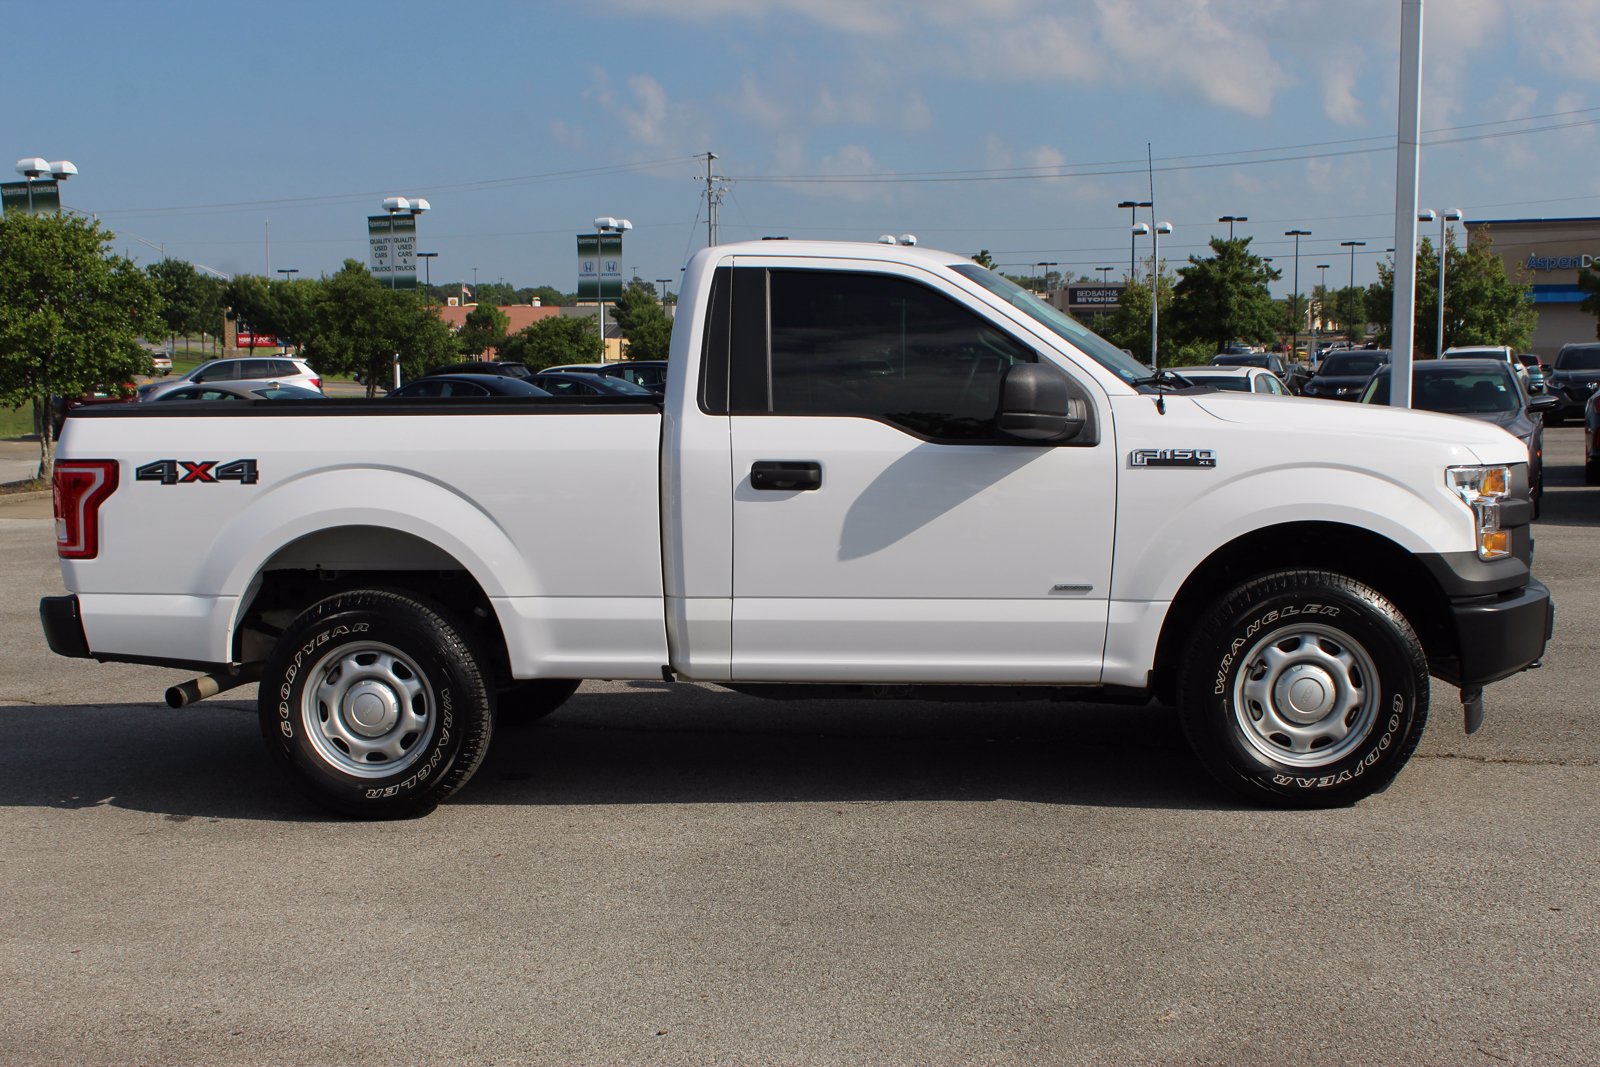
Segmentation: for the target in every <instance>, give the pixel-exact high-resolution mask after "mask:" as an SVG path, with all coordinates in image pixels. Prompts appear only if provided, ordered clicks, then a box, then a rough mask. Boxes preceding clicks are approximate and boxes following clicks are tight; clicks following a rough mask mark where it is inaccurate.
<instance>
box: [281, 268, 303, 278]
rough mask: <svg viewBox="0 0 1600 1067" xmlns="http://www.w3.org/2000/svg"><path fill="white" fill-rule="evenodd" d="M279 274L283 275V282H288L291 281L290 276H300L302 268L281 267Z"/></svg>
mask: <svg viewBox="0 0 1600 1067" xmlns="http://www.w3.org/2000/svg"><path fill="white" fill-rule="evenodd" d="M278 273H279V274H281V275H283V280H284V281H288V280H289V275H291V274H299V273H300V268H299V267H279V268H278Z"/></svg>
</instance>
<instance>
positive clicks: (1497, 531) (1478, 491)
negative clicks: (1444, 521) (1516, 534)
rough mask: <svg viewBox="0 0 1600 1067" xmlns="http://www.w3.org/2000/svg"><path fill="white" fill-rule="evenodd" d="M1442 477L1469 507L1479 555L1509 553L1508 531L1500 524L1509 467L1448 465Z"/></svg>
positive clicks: (1508, 486)
mask: <svg viewBox="0 0 1600 1067" xmlns="http://www.w3.org/2000/svg"><path fill="white" fill-rule="evenodd" d="M1444 481H1445V484H1446V485H1448V486H1449V487H1450V489H1451V491H1452V492H1454V493H1455V494H1456V496H1458V497H1460V498H1461V502H1462V503H1463V504H1465V505H1466V506H1467V507H1468V508H1469V509H1471V511H1472V520H1473V524H1474V526H1475V527H1476V528H1477V533H1478V558H1479V559H1504V558H1505V557H1506V556H1509V555H1511V531H1510V530H1506V529H1502V528H1501V526H1500V502H1501V501H1503V500H1505V498H1506V497H1507V496H1509V495H1511V468H1510V467H1448V468H1446V469H1445V472H1444Z"/></svg>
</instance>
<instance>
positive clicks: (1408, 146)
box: [1389, 0, 1422, 408]
mask: <svg viewBox="0 0 1600 1067" xmlns="http://www.w3.org/2000/svg"><path fill="white" fill-rule="evenodd" d="M1421 169H1422V0H1400V113H1399V115H1398V117H1397V120H1396V122H1395V173H1394V244H1395V253H1394V254H1395V264H1394V309H1393V317H1392V319H1391V321H1392V322H1393V323H1394V327H1393V331H1392V336H1391V345H1392V347H1393V356H1392V357H1391V359H1390V364H1389V403H1390V405H1391V406H1393V407H1397V408H1408V407H1410V406H1411V363H1412V349H1413V348H1414V347H1415V346H1416V334H1417V322H1416V319H1417V185H1418V182H1419V179H1420V177H1421V173H1420V172H1421Z"/></svg>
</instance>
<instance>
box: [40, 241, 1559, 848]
mask: <svg viewBox="0 0 1600 1067" xmlns="http://www.w3.org/2000/svg"><path fill="white" fill-rule="evenodd" d="M678 307H679V313H678V318H677V322H676V325H675V327H674V332H673V336H672V349H671V360H670V371H669V374H668V381H667V390H666V394H665V396H664V397H660V398H656V397H650V398H641V399H639V400H637V401H634V400H632V399H631V398H624V399H619V400H615V401H604V402H602V401H594V402H590V401H578V400H566V399H543V398H534V399H528V400H522V399H518V400H515V401H511V400H503V399H492V398H491V399H485V400H482V401H476V400H471V399H460V400H450V401H438V400H418V401H401V400H376V401H363V400H354V401H338V400H329V401H263V402H249V403H246V402H233V403H221V402H219V403H211V404H207V403H190V404H186V405H179V404H171V405H168V404H158V405H148V406H146V405H114V406H110V407H102V408H94V409H85V410H81V411H78V412H74V413H73V415H72V417H71V418H69V419H68V420H67V425H66V429H65V431H64V433H63V434H62V438H61V446H60V453H59V456H60V459H59V461H58V463H57V465H56V474H55V493H56V514H57V531H58V539H59V546H58V548H59V554H60V556H61V561H62V562H61V567H62V573H63V575H64V578H65V583H66V587H67V589H68V590H70V595H67V596H60V597H49V598H46V599H45V600H44V601H43V602H42V603H41V605H40V612H41V616H42V619H43V625H44V628H45V632H46V635H47V637H48V639H49V641H50V645H51V647H52V648H53V649H54V650H55V651H56V652H58V653H60V654H62V655H68V656H81V657H91V658H94V659H98V660H102V661H123V662H137V663H156V664H165V665H172V666H181V667H184V668H188V669H193V670H195V671H205V672H208V673H207V675H206V676H205V677H202V678H199V679H196V680H195V682H193V683H186V685H185V686H180V687H176V688H175V689H174V690H173V691H171V692H169V700H172V701H174V702H178V701H182V700H184V699H187V698H190V697H194V696H200V695H206V694H208V693H210V692H215V691H217V690H219V689H222V688H226V687H228V686H230V685H232V684H236V683H239V682H244V681H252V680H256V679H259V682H260V687H259V694H260V696H259V702H260V717H261V727H262V731H263V733H264V735H265V737H266V740H267V744H268V748H269V749H270V750H271V752H272V754H273V756H274V757H275V758H276V760H277V761H278V762H279V763H281V764H282V766H283V767H284V768H285V769H286V771H287V772H288V773H289V775H290V777H291V779H292V780H293V781H294V782H296V783H297V784H298V785H299V786H300V787H301V788H302V789H304V790H305V791H306V792H308V793H309V794H310V795H311V796H312V797H313V798H314V799H315V800H317V801H318V802H320V803H321V804H323V805H325V806H327V807H331V808H333V809H336V810H338V811H341V812H345V813H348V814H353V815H358V816H369V817H392V816H399V815H411V814H418V813H421V812H425V811H427V810H430V809H431V808H432V807H433V806H434V805H435V804H436V803H437V802H438V801H439V800H440V799H441V798H443V797H446V796H448V795H450V794H451V793H453V792H454V791H456V790H457V789H459V788H461V786H462V785H463V784H465V783H466V781H467V780H468V778H470V777H471V775H472V773H473V771H474V770H475V769H476V768H477V766H478V765H479V763H480V761H481V760H482V759H483V756H484V753H485V751H486V748H487V746H488V744H489V739H490V735H491V732H492V730H493V728H494V723H495V718H496V715H497V714H498V715H513V714H522V715H530V714H539V713H542V712H545V711H548V710H551V709H553V708H554V707H555V706H556V705H557V704H559V703H560V702H561V701H563V700H565V699H566V698H567V697H568V696H570V695H571V693H572V692H573V690H574V689H575V688H576V687H577V684H578V680H580V679H584V678H610V679H627V678H650V679H660V678H662V677H665V678H667V679H669V680H670V679H685V680H692V681H700V682H715V683H721V684H725V685H728V686H730V687H732V688H736V689H741V690H743V691H748V692H756V693H763V694H772V695H784V694H789V693H795V692H799V693H803V694H806V695H815V696H828V695H837V694H840V693H855V694H858V695H859V694H872V695H883V694H901V695H907V696H918V695H928V694H937V695H939V696H941V697H948V696H950V695H952V694H956V695H960V696H970V697H971V698H972V699H976V700H983V699H988V698H990V697H992V696H995V695H996V694H997V693H998V692H999V690H997V689H996V688H994V687H1006V689H1007V691H1008V692H1009V693H1015V691H1016V690H1017V689H1018V688H1020V687H1033V688H1032V689H1031V690H1029V692H1030V693H1035V694H1037V695H1039V696H1040V697H1052V698H1060V697H1062V696H1081V697H1083V698H1085V699H1105V698H1107V697H1112V698H1117V699H1123V700H1126V699H1128V698H1130V697H1132V698H1134V699H1147V698H1156V699H1159V700H1161V701H1163V702H1167V703H1170V704H1174V705H1176V707H1177V709H1178V715H1179V716H1180V719H1181V722H1182V725H1183V728H1184V730H1185V732H1186V734H1187V736H1188V738H1189V740H1190V741H1191V743H1192V745H1193V748H1194V750H1195V752H1196V754H1197V756H1198V757H1199V759H1200V760H1201V761H1202V762H1203V764H1204V765H1205V766H1206V767H1207V768H1208V769H1209V770H1210V771H1211V772H1212V773H1213V774H1215V775H1216V776H1217V778H1218V779H1220V780H1221V781H1222V782H1223V783H1224V784H1226V785H1227V786H1230V787H1232V788H1234V789H1236V790H1239V791H1242V792H1243V793H1244V794H1245V795H1247V796H1250V797H1253V798H1255V799H1257V800H1259V801H1262V802H1267V803H1278V804H1289V805H1302V806H1325V805H1334V804H1346V803H1350V802H1352V801H1355V800H1357V799H1359V798H1361V797H1364V796H1366V795H1368V794H1371V793H1373V792H1375V791H1377V790H1379V789H1382V788H1383V787H1384V786H1386V785H1387V784H1388V783H1389V782H1390V781H1392V780H1393V778H1394V776H1395V775H1396V773H1398V772H1399V770H1400V768H1401V767H1402V766H1403V765H1404V763H1405V762H1406V760H1407V758H1408V757H1409V756H1410V754H1411V753H1412V751H1413V750H1414V749H1415V747H1416V745H1417V741H1418V739H1419V736H1420V734H1421V732H1422V729H1423V724H1424V721H1425V718H1426V715H1427V709H1428V701H1429V675H1430V674H1432V675H1434V676H1436V677H1438V678H1441V679H1443V680H1444V681H1446V682H1448V683H1450V684H1452V685H1454V686H1457V687H1459V688H1460V689H1461V692H1462V701H1463V706H1464V708H1465V712H1466V724H1467V729H1468V730H1469V731H1471V730H1474V729H1476V727H1477V725H1478V723H1479V722H1480V721H1481V718H1482V714H1483V712H1482V708H1483V705H1482V686H1483V685H1485V684H1487V683H1489V682H1492V681H1495V680H1496V679H1500V678H1504V677H1506V676H1508V675H1510V674H1513V673H1515V672H1517V671H1521V670H1524V669H1526V668H1527V667H1529V666H1534V665H1537V661H1538V659H1539V657H1540V656H1541V655H1542V653H1543V649H1544V646H1545V642H1546V641H1547V639H1548V638H1549V635H1550V632H1551V627H1552V625H1553V620H1554V609H1553V607H1552V605H1551V602H1550V597H1549V592H1548V590H1546V589H1545V587H1544V586H1543V585H1541V584H1540V583H1539V582H1538V581H1536V580H1535V579H1534V578H1533V577H1532V576H1531V573H1530V570H1529V561H1530V558H1531V554H1532V539H1531V535H1530V528H1529V521H1530V506H1529V502H1528V466H1527V458H1528V457H1527V454H1526V452H1525V451H1524V448H1523V446H1522V444H1521V443H1520V442H1518V441H1517V440H1516V439H1515V438H1514V437H1511V436H1510V435H1508V434H1506V433H1505V432H1503V431H1501V430H1499V429H1495V428H1493V427H1488V426H1485V425H1483V424H1481V423H1477V422H1471V421H1468V420H1466V419H1460V418H1453V417H1449V416H1442V415H1432V414H1425V413H1418V412H1410V411H1399V410H1391V409H1387V408H1379V407H1369V406H1366V405H1355V404H1339V403H1332V402H1327V401H1315V400H1294V399H1283V398H1274V397H1267V396H1261V397H1257V396H1251V395H1242V394H1237V393H1224V392H1216V391H1212V390H1209V389H1205V388H1196V387H1190V386H1188V384H1187V383H1185V382H1183V381H1182V380H1181V379H1179V380H1175V379H1174V378H1173V377H1172V376H1171V375H1153V374H1152V373H1151V372H1150V370H1149V369H1148V368H1146V367H1145V366H1144V365H1143V364H1140V363H1138V362H1135V361H1134V360H1133V359H1131V358H1129V357H1128V356H1127V355H1126V354H1124V353H1123V352H1122V351H1120V350H1118V349H1116V348H1113V347H1112V346H1110V345H1109V344H1107V343H1106V342H1105V341H1103V340H1101V339H1100V338H1098V337H1096V336H1095V335H1094V334H1092V333H1090V332H1089V331H1088V330H1086V329H1085V328H1084V327H1082V326H1081V325H1079V324H1078V323H1077V322H1076V321H1074V320H1073V319H1071V318H1069V317H1068V316H1066V315H1064V314H1062V313H1060V312H1058V311H1056V310H1054V309H1052V308H1050V307H1049V306H1047V305H1045V304H1044V303H1042V302H1040V301H1039V300H1037V299H1036V298H1034V297H1033V296H1032V295H1030V294H1028V293H1027V292H1025V291H1023V290H1021V289H1019V288H1018V287H1017V286H1016V285H1014V284H1012V283H1011V282H1010V281H1008V280H1006V279H1004V278H1002V277H1000V276H998V275H996V274H993V273H991V272H989V271H987V270H985V269H983V268H981V267H979V266H977V265H976V264H974V263H972V262H971V261H969V260H966V259H963V258H961V257H959V256H955V255H951V254H948V253H940V252H935V251H931V250H927V249H919V248H908V247H897V246H893V245H886V244H844V243H839V244H834V243H823V242H806V243H802V242H796V241H764V242H753V243H749V244H739V245H728V246H721V247H715V248H710V249H707V250H705V251H703V252H701V253H700V254H699V255H697V256H696V257H695V258H694V260H693V262H692V263H691V264H690V266H689V269H688V273H687V275H686V277H685V280H684V284H683V287H682V293H681V302H680V303H679V305H678ZM177 546H181V547H177ZM797 687H805V688H797ZM1129 758H1130V759H1133V758H1135V757H1134V756H1133V754H1132V750H1131V745H1130V757H1129Z"/></svg>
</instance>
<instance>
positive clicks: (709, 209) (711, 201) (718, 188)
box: [706, 152, 728, 247]
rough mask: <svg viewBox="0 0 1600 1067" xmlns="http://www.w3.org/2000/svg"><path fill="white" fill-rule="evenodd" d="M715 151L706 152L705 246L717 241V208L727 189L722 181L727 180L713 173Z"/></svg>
mask: <svg viewBox="0 0 1600 1067" xmlns="http://www.w3.org/2000/svg"><path fill="white" fill-rule="evenodd" d="M716 158H717V154H716V153H715V152H707V153H706V246H707V247H710V246H711V245H714V244H716V243H717V208H718V207H719V206H720V205H721V204H722V194H723V193H724V192H726V191H727V188H728V187H727V186H726V185H724V184H723V183H724V182H726V181H727V179H726V178H724V177H723V176H722V175H720V174H714V173H712V170H711V164H712V163H714V162H715V161H716Z"/></svg>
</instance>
